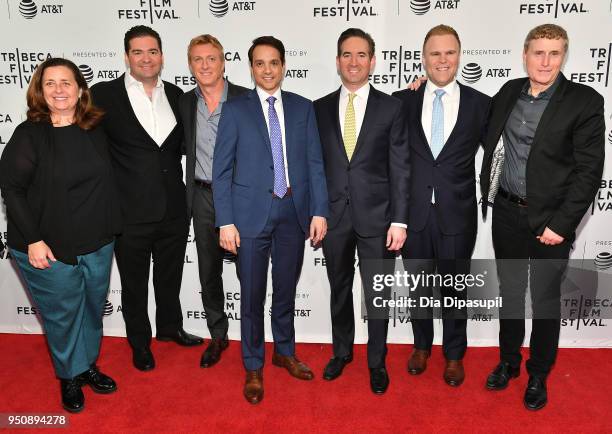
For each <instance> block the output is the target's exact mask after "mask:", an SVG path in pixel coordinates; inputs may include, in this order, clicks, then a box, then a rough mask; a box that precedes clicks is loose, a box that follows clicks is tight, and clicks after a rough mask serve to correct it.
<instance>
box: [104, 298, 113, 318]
mask: <svg viewBox="0 0 612 434" xmlns="http://www.w3.org/2000/svg"><path fill="white" fill-rule="evenodd" d="M113 312H114V309H113V304H112V303H111V302H110V301H108V300H106V303H104V316H109V315H112V314H113Z"/></svg>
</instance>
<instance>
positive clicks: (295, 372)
mask: <svg viewBox="0 0 612 434" xmlns="http://www.w3.org/2000/svg"><path fill="white" fill-rule="evenodd" d="M272 364H273V365H274V366H279V367H281V368H285V369H286V370H287V371H289V373H290V374H291V375H292V376H293V377H295V378H299V379H300V380H312V379H313V378H314V374H313V373H312V371H311V370H310V368H309V367H308V366H306V365H305V364H304V363H302V362H300V361H299V360H298V359H297V358H295V356H281V355H280V354H276V353H274V355H273V356H272Z"/></svg>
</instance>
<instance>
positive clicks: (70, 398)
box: [60, 377, 85, 413]
mask: <svg viewBox="0 0 612 434" xmlns="http://www.w3.org/2000/svg"><path fill="white" fill-rule="evenodd" d="M60 386H61V389H62V405H63V406H64V408H65V409H66V410H67V411H69V412H70V413H78V412H80V411H81V410H83V408H84V407H85V397H84V396H83V391H82V390H81V382H80V381H79V380H78V377H75V378H71V379H69V380H65V379H63V378H62V379H60Z"/></svg>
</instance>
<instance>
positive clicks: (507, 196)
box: [497, 188, 527, 207]
mask: <svg viewBox="0 0 612 434" xmlns="http://www.w3.org/2000/svg"><path fill="white" fill-rule="evenodd" d="M497 194H499V195H500V196H501V197H503V198H504V199H507V200H509V201H510V202H512V203H515V204H517V205H518V206H523V207H526V206H527V200H525V199H523V198H522V197H520V196H517V195H515V194H512V193H508V192H507V191H506V190H504V189H503V188H500V189H499V190H497Z"/></svg>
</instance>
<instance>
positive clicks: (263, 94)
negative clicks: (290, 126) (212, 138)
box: [257, 86, 290, 187]
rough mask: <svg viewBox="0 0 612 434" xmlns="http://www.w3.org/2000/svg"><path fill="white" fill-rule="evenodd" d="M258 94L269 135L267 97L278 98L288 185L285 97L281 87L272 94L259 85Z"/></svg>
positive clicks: (277, 104)
mask: <svg viewBox="0 0 612 434" xmlns="http://www.w3.org/2000/svg"><path fill="white" fill-rule="evenodd" d="M257 96H259V101H260V102H261V108H262V110H263V113H264V117H265V118H266V127H267V128H268V137H270V120H269V119H268V109H269V107H270V104H269V103H268V101H267V99H268V98H269V97H271V96H273V97H274V98H276V101H274V110H276V116H278V122H279V123H280V129H281V134H282V138H283V139H282V140H283V160H284V162H285V180H286V181H287V187H289V186H290V184H289V166H288V165H287V140H285V112H284V111H283V99H282V97H281V90H280V88H278V89H276V92H274V93H273V94H272V95H270V94H269V93H268V92H266V91H265V90H263V89H261V88H260V87H259V86H257Z"/></svg>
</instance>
